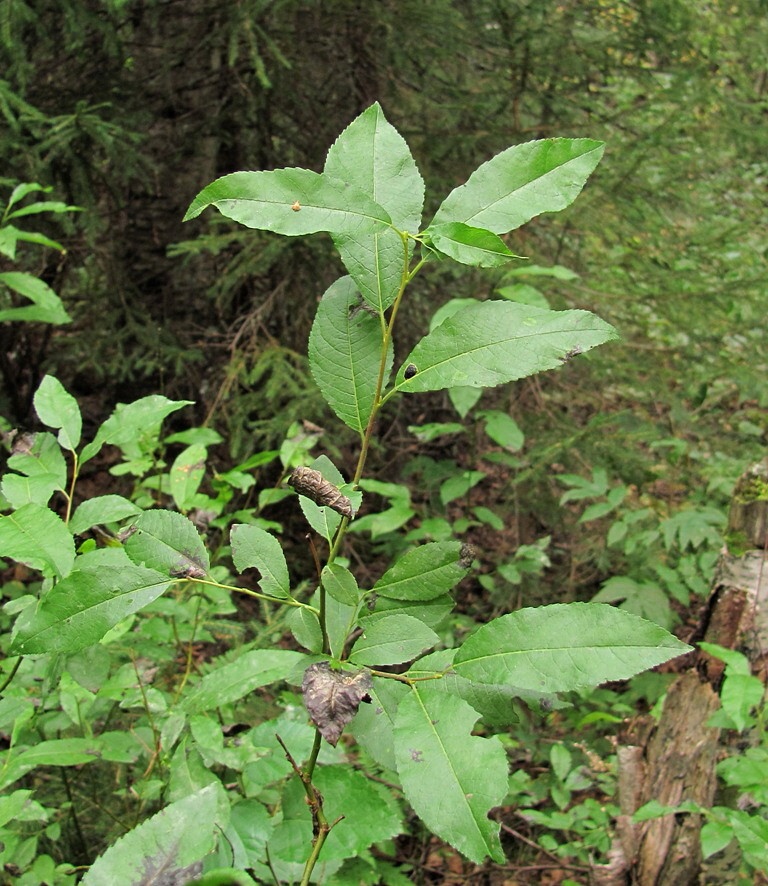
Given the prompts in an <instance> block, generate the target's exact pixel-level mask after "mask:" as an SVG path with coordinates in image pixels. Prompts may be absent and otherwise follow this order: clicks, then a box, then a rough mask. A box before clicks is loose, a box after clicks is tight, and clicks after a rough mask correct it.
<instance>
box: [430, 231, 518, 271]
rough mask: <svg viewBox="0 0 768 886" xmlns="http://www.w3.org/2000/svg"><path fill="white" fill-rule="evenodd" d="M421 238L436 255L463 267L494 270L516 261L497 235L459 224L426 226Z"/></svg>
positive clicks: (514, 256) (512, 253)
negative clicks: (435, 251)
mask: <svg viewBox="0 0 768 886" xmlns="http://www.w3.org/2000/svg"><path fill="white" fill-rule="evenodd" d="M424 236H425V237H428V238H429V242H430V243H431V245H432V246H434V248H435V249H437V251H438V252H442V253H443V255H447V256H448V257H449V258H452V259H453V260H454V261H457V262H461V264H463V265H475V266H477V267H480V268H498V267H500V266H501V265H505V264H507V262H509V261H510V260H511V259H513V258H519V256H516V255H515V254H514V252H512V251H511V250H510V249H509V247H508V246H507V244H506V243H505V242H504V241H503V240H502V239H501V238H500V237H499V236H498V235H497V234H494V233H493V232H492V231H488V230H485V229H484V228H473V227H471V226H470V225H465V224H463V223H462V222H449V223H448V224H442V225H430V226H429V227H428V228H427V230H426V231H425V232H424Z"/></svg>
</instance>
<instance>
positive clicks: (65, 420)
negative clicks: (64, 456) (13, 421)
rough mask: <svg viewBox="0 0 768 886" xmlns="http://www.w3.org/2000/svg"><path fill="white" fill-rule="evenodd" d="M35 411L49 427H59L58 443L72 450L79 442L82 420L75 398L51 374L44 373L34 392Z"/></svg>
mask: <svg viewBox="0 0 768 886" xmlns="http://www.w3.org/2000/svg"><path fill="white" fill-rule="evenodd" d="M33 402H34V404H35V412H36V413H37V416H38V418H39V419H40V421H41V422H42V423H43V424H44V425H47V426H48V427H49V428H61V430H60V431H59V443H60V444H61V446H62V447H63V448H64V449H68V450H70V452H74V451H75V450H76V449H77V447H78V445H79V443H80V432H81V431H82V427H83V420H82V418H81V417H80V407H79V406H78V405H77V400H75V398H74V397H73V396H72V395H71V394H70V393H69V392H68V391H67V390H66V388H65V387H64V385H63V384H62V383H61V382H60V381H59V380H58V379H57V378H54V377H53V376H52V375H46V376H44V377H43V380H42V381H41V382H40V386H39V387H38V389H37V391H36V392H35V396H34V400H33Z"/></svg>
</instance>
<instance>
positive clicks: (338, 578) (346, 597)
mask: <svg viewBox="0 0 768 886" xmlns="http://www.w3.org/2000/svg"><path fill="white" fill-rule="evenodd" d="M322 582H323V587H324V588H325V590H326V591H327V592H328V593H329V594H330V595H331V596H332V597H333V599H334V600H338V602H339V603H344V604H345V605H347V606H356V605H357V601H358V600H359V599H360V589H359V588H358V586H357V580H356V579H355V576H354V575H352V573H351V572H350V571H349V570H348V569H346V568H345V567H344V566H340V565H339V564H338V563H331V564H330V566H325V567H324V568H323V572H322Z"/></svg>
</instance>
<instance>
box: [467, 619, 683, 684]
mask: <svg viewBox="0 0 768 886" xmlns="http://www.w3.org/2000/svg"><path fill="white" fill-rule="evenodd" d="M690 649H691V647H690V646H688V645H686V644H685V643H682V642H681V641H680V640H678V639H677V638H676V637H674V636H672V634H670V633H668V632H667V631H665V630H664V629H663V628H660V627H659V626H658V625H655V624H653V623H651V622H649V621H645V619H642V618H639V617H638V616H636V615H631V614H630V613H628V612H623V611H621V610H619V609H614V607H613V606H608V605H606V604H603V603H569V604H559V603H558V604H554V605H552V606H543V607H541V608H538V609H533V608H531V609H521V610H519V611H518V612H513V613H510V614H509V615H503V616H502V617H501V618H497V619H494V621H492V622H490V623H488V624H485V625H483V626H482V627H481V628H479V630H477V631H476V632H475V633H474V634H472V636H471V637H469V639H468V640H466V641H465V643H464V644H463V645H462V647H461V648H460V649H459V651H458V653H457V654H456V658H455V660H454V669H455V671H456V673H457V674H459V675H460V676H462V677H465V678H466V679H468V680H475V681H477V682H479V683H498V684H503V683H510V684H512V685H514V686H519V687H520V688H522V689H525V690H527V691H529V692H536V693H547V694H549V693H555V692H565V691H569V690H572V689H580V688H583V687H589V686H597V685H598V684H600V683H605V682H606V681H608V680H626V679H628V678H629V677H632V676H633V675H634V674H637V673H639V672H640V671H643V670H647V669H648V668H652V667H655V666H656V665H659V664H662V663H663V662H665V661H668V660H669V659H670V658H674V657H675V656H677V655H682V654H683V653H685V652H689V651H690Z"/></svg>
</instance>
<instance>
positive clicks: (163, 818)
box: [82, 785, 221, 886]
mask: <svg viewBox="0 0 768 886" xmlns="http://www.w3.org/2000/svg"><path fill="white" fill-rule="evenodd" d="M220 792H221V787H220V786H217V785H209V786H208V787H204V788H203V789H202V790H199V791H196V792H195V793H194V794H190V795H189V796H188V797H184V798H183V799H182V800H178V801H177V802H175V803H171V804H170V806H166V807H165V809H163V810H162V811H161V812H158V813H157V814H156V815H153V816H152V817H151V818H148V819H147V820H146V821H144V822H142V823H141V824H140V825H139V826H138V827H136V828H134V829H133V830H132V831H129V832H128V833H127V834H126V835H125V836H124V837H120V838H119V839H118V840H117V842H115V843H113V844H112V845H111V846H110V847H109V848H108V849H107V850H106V852H105V853H104V854H103V855H101V856H99V858H97V859H96V861H95V862H94V863H93V864H92V865H91V867H90V868H89V870H88V871H87V873H86V874H85V876H84V877H83V880H82V884H83V886H115V884H117V883H125V884H129V883H130V884H139V883H146V884H149V883H160V882H163V883H186V882H188V881H190V880H192V879H193V877H194V876H195V875H196V874H198V873H200V870H201V869H200V868H199V866H197V864H196V863H197V862H199V861H200V860H201V859H202V858H203V857H204V856H206V855H208V853H209V852H211V851H212V850H213V848H214V844H215V838H216V833H217V831H218V829H219V827H220V824H219V823H218V822H217V817H218V815H217V813H218V803H219V795H220Z"/></svg>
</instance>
